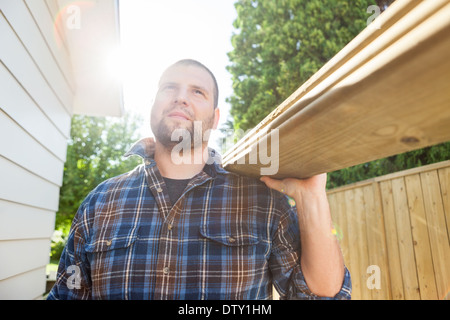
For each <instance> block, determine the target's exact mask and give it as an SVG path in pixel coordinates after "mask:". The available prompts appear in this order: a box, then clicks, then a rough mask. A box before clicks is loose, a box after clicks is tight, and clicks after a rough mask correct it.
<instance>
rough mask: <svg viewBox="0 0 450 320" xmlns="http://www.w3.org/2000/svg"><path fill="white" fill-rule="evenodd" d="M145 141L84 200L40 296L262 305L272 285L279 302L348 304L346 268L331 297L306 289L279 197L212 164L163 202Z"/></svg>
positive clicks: (288, 214) (295, 239)
mask: <svg viewBox="0 0 450 320" xmlns="http://www.w3.org/2000/svg"><path fill="white" fill-rule="evenodd" d="M151 143H152V142H151V141H150V140H149V139H143V140H141V141H139V142H138V143H136V144H135V145H134V146H133V148H132V149H131V150H130V152H128V153H127V155H139V156H141V157H142V158H143V159H144V164H142V165H140V166H138V167H136V168H135V169H134V170H133V171H131V172H128V173H126V174H123V175H120V176H118V177H115V178H112V179H109V180H106V181H105V182H103V183H101V184H100V185H99V186H98V187H97V188H95V189H94V190H93V191H92V192H91V193H90V194H89V195H88V196H87V197H86V199H85V200H84V202H83V203H82V205H81V206H80V208H79V210H78V212H77V213H76V215H75V218H74V220H73V224H72V227H71V231H70V234H69V237H68V241H67V245H66V247H65V249H64V251H63V253H62V256H61V261H60V265H59V269H58V274H57V280H56V283H55V285H54V287H53V288H52V290H51V292H50V293H49V295H48V298H47V299H49V300H51V299H136V300H137V299H139V300H140V299H169V300H177V299H192V300H197V299H216V300H218V299H227V300H234V299H247V300H250V299H272V288H273V287H275V289H276V290H277V291H278V293H279V295H280V298H281V299H350V295H351V280H350V274H349V272H348V270H347V268H345V277H344V282H343V284H342V288H341V290H340V292H339V293H338V294H337V295H336V296H335V297H330V298H322V297H318V296H316V295H315V294H313V293H312V292H311V291H310V290H309V289H308V286H307V284H306V282H305V279H304V277H303V274H302V271H301V268H300V254H301V248H300V238H299V236H300V235H299V229H298V222H297V213H296V208H295V207H291V206H290V205H289V204H288V199H287V197H286V196H284V195H283V194H281V193H279V192H277V191H274V190H272V189H269V188H267V187H266V186H265V185H264V184H263V183H262V182H260V181H259V180H257V179H252V178H248V177H244V176H240V175H236V174H234V173H231V172H227V171H226V170H224V169H223V168H222V166H221V165H220V164H218V163H216V162H214V163H213V164H206V165H205V167H204V169H203V171H202V172H200V173H199V174H198V175H196V176H195V177H193V178H192V180H191V181H190V182H189V184H188V185H187V187H186V189H185V190H184V192H183V194H182V196H181V197H180V199H179V200H178V201H177V202H176V203H174V204H172V203H170V199H169V195H168V192H167V189H166V186H165V183H164V180H163V178H162V176H161V174H160V172H159V171H158V168H157V166H156V163H155V161H154V159H153V152H152V146H151ZM211 152H214V151H213V150H211Z"/></svg>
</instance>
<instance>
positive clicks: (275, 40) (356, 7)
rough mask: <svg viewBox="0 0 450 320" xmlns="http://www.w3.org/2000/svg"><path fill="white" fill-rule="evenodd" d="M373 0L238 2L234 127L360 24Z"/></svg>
mask: <svg viewBox="0 0 450 320" xmlns="http://www.w3.org/2000/svg"><path fill="white" fill-rule="evenodd" d="M374 4H376V2H375V1H374V0H357V1H351V2H349V1H338V0H280V1H262V0H259V1H258V0H239V1H237V2H236V4H235V7H236V10H237V14H238V17H237V19H236V20H235V21H234V27H235V28H236V29H237V33H235V34H234V35H233V37H232V45H233V48H234V49H233V51H231V52H229V53H228V56H229V59H230V61H231V64H230V65H229V66H228V67H227V69H228V71H229V72H230V73H231V75H232V80H233V91H234V92H233V95H232V96H231V97H229V98H228V99H227V101H228V102H229V103H230V105H231V109H230V114H231V116H232V118H233V125H234V129H242V130H248V129H251V128H253V127H254V126H255V125H257V124H258V123H259V122H260V121H261V120H262V119H263V118H264V117H266V116H267V115H268V114H269V113H270V112H271V111H272V110H273V109H274V108H275V107H276V106H278V105H279V104H280V103H281V102H283V100H285V99H286V98H287V97H288V96H289V95H290V94H291V93H293V92H294V91H295V90H296V89H297V88H298V87H299V86H300V85H301V84H302V83H304V82H305V81H307V80H308V79H309V78H310V77H311V76H312V75H313V74H314V73H316V72H317V71H318V70H319V69H320V68H321V67H322V66H323V65H324V64H325V63H326V62H327V61H328V60H329V59H331V58H332V57H333V56H334V55H335V54H336V53H337V52H339V50H341V49H342V48H343V47H344V46H345V45H346V44H347V43H348V42H350V41H351V40H352V39H353V38H354V37H355V36H356V35H357V34H358V33H359V32H360V31H361V30H362V29H364V28H365V26H366V23H367V19H368V17H369V15H368V13H367V12H366V11H367V8H368V6H370V5H374Z"/></svg>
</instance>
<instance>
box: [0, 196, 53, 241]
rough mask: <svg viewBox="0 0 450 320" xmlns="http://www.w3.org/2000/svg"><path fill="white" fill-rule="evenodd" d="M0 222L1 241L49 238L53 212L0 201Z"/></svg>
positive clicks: (51, 232)
mask: <svg viewBox="0 0 450 320" xmlns="http://www.w3.org/2000/svg"><path fill="white" fill-rule="evenodd" d="M0 221H2V223H0V239H2V240H19V239H22V240H23V239H37V238H51V237H52V235H53V230H54V228H55V212H53V211H50V210H44V209H39V208H35V207H30V206H27V205H23V204H20V203H15V202H10V201H4V200H0ZM5 221H7V222H8V223H3V222H5Z"/></svg>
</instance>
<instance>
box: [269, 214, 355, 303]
mask: <svg viewBox="0 0 450 320" xmlns="http://www.w3.org/2000/svg"><path fill="white" fill-rule="evenodd" d="M285 212H286V213H285V214H284V215H282V216H281V218H280V221H279V224H278V227H277V229H276V232H275V235H274V238H273V242H272V253H271V257H270V260H269V264H270V268H271V272H272V275H273V284H274V287H275V289H276V290H277V291H278V293H279V294H280V299H283V300H286V299H289V300H298V299H302V300H304V299H306V300H349V299H351V278H350V272H349V271H348V269H347V267H345V268H344V270H345V274H344V281H343V283H342V287H341V290H340V291H339V292H338V293H337V294H336V295H335V296H334V297H320V296H317V295H315V294H314V293H313V292H311V290H310V289H309V288H308V285H307V284H306V281H305V278H304V276H303V272H302V270H301V265H300V257H301V246H300V231H299V227H298V220H297V211H296V209H295V207H292V208H289V209H288V210H287V211H285Z"/></svg>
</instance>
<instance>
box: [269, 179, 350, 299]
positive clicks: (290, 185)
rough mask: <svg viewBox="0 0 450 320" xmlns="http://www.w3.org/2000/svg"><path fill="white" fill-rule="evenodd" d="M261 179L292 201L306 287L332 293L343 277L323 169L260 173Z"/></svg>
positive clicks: (315, 291) (319, 294) (319, 292)
mask: <svg viewBox="0 0 450 320" xmlns="http://www.w3.org/2000/svg"><path fill="white" fill-rule="evenodd" d="M261 181H262V182H264V183H265V184H266V185H267V186H268V187H269V188H272V189H275V190H277V191H280V192H282V193H284V194H286V195H287V196H289V197H291V198H293V199H294V201H295V203H296V207H297V216H298V221H299V228H300V241H301V248H302V256H301V267H302V272H303V275H304V277H305V280H306V283H307V284H308V287H309V289H310V290H311V291H312V292H313V293H315V294H316V295H318V296H327V297H332V296H334V295H336V294H337V293H338V292H339V290H340V288H341V287H342V283H343V279H344V262H343V258H342V253H341V251H340V247H339V243H338V241H337V239H336V237H335V236H334V235H333V233H332V229H333V223H332V221H331V214H330V207H329V205H328V199H327V194H326V182H327V175H326V173H324V174H319V175H316V176H313V177H311V178H308V179H294V178H286V179H283V180H276V179H272V178H269V177H262V178H261Z"/></svg>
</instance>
